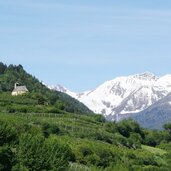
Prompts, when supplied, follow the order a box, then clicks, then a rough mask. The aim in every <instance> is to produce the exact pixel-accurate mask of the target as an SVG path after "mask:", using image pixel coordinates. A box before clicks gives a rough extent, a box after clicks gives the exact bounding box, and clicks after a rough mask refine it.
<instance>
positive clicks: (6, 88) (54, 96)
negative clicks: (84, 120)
mask: <svg viewBox="0 0 171 171" xmlns="http://www.w3.org/2000/svg"><path fill="white" fill-rule="evenodd" d="M16 82H18V83H19V84H21V85H26V86H27V88H28V90H29V92H30V94H32V95H33V96H40V98H41V99H42V100H44V101H46V102H48V103H49V104H56V106H61V105H62V109H63V110H65V111H67V112H73V113H80V114H82V113H85V114H87V113H92V111H91V110H89V109H88V107H86V106H85V105H84V104H82V103H80V102H79V101H78V100H76V99H74V98H72V97H70V96H69V95H67V94H64V93H61V92H58V91H54V90H50V89H48V88H47V87H46V86H45V85H44V84H42V83H41V82H40V81H39V80H38V79H37V78H35V77H33V76H32V75H30V74H28V73H27V72H26V71H25V70H24V69H23V67H22V66H21V65H18V66H15V65H9V66H6V65H4V64H3V63H0V92H11V91H12V90H13V87H14V84H15V83H16ZM58 104H59V105H58Z"/></svg>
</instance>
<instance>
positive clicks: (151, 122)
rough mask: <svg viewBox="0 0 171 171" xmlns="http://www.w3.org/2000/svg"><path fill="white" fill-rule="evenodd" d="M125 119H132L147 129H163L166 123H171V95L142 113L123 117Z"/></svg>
mask: <svg viewBox="0 0 171 171" xmlns="http://www.w3.org/2000/svg"><path fill="white" fill-rule="evenodd" d="M118 117H119V116H118ZM125 118H132V119H134V120H136V121H137V122H138V123H139V124H141V126H143V127H145V128H150V129H162V128H163V125H164V124H165V123H168V122H171V93H169V94H168V95H167V96H166V97H164V98H163V99H161V100H159V101H157V102H156V103H154V104H153V105H151V106H150V107H148V108H147V109H145V110H143V111H142V112H139V113H135V114H128V115H125V116H124V117H121V119H125Z"/></svg>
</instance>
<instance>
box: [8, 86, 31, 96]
mask: <svg viewBox="0 0 171 171" xmlns="http://www.w3.org/2000/svg"><path fill="white" fill-rule="evenodd" d="M27 92H28V89H27V87H26V86H19V85H18V83H15V85H14V90H13V91H12V93H11V94H12V96H18V95H22V94H25V93H27Z"/></svg>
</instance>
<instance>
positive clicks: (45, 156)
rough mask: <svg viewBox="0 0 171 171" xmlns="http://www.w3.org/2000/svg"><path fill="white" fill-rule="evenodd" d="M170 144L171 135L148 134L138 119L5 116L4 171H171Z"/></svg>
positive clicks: (1, 127) (0, 149) (0, 153)
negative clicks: (114, 119)
mask: <svg viewBox="0 0 171 171" xmlns="http://www.w3.org/2000/svg"><path fill="white" fill-rule="evenodd" d="M158 137H160V138H158ZM170 142H171V134H170V132H169V131H167V130H166V131H156V132H154V131H149V130H144V129H142V128H141V127H140V126H139V125H138V124H137V123H135V122H134V121H132V120H127V121H122V122H120V123H108V122H106V121H104V120H103V118H101V116H100V115H79V114H69V113H65V114H44V113H42V114H40V113H37V114H36V113H32V114H25V113H2V112H1V113H0V170H9V171H10V170H16V171H39V170H53V171H56V170H57V171H58V170H59V171H63V170H66V171H77V170H78V171H118V170H121V171H122V170H123V171H124V170H125V171H128V170H130V171H137V170H140V171H141V170H142V171H144V170H145V171H150V170H154V171H155V170H157V171H158V170H160V171H165V170H166V171H170V169H171V160H170V156H171V143H170ZM162 149H163V150H162Z"/></svg>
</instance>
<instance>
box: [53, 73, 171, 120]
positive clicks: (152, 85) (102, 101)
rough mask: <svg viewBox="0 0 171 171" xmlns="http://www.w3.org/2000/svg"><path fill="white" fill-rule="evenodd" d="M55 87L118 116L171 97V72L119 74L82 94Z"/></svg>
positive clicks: (100, 110)
mask: <svg viewBox="0 0 171 171" xmlns="http://www.w3.org/2000/svg"><path fill="white" fill-rule="evenodd" d="M51 88H52V87H51ZM53 89H55V90H58V91H62V92H65V93H67V94H69V95H70V96H72V97H74V98H76V99H77V100H79V101H80V102H82V103H84V104H85V105H86V106H87V107H89V108H90V109H91V110H92V111H94V112H95V113H101V114H103V115H104V116H106V117H109V116H110V118H115V117H116V116H117V114H122V115H124V114H129V113H138V112H140V111H143V110H145V109H147V108H148V107H149V106H151V105H153V104H154V103H156V102H157V101H158V100H160V99H162V98H164V97H165V96H167V95H168V94H169V93H170V92H171V75H169V74H168V75H165V76H163V77H160V78H158V77H156V76H155V75H154V74H152V73H150V72H145V73H140V74H136V75H130V76H122V77H117V78H115V79H113V80H109V81H106V82H104V83H103V84H102V85H100V86H99V87H97V88H96V89H95V90H93V91H88V92H83V93H79V94H77V93H74V92H71V91H69V90H68V89H66V88H64V87H62V86H59V85H58V86H56V87H54V88H53Z"/></svg>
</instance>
